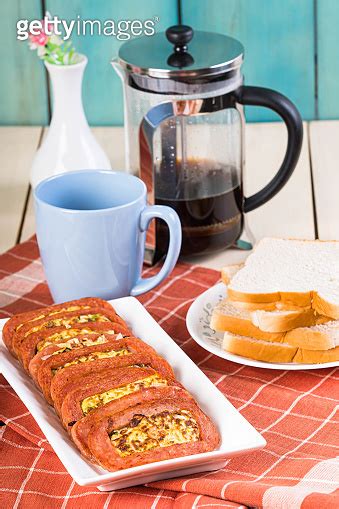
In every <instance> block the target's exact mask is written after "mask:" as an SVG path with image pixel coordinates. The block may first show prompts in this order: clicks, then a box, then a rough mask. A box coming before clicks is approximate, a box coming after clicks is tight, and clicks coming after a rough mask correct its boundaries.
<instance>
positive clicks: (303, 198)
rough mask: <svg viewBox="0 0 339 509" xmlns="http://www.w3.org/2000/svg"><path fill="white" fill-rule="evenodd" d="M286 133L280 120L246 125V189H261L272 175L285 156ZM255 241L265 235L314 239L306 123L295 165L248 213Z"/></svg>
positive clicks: (251, 190) (251, 191)
mask: <svg viewBox="0 0 339 509" xmlns="http://www.w3.org/2000/svg"><path fill="white" fill-rule="evenodd" d="M286 143H287V132H286V128H285V126H284V124H282V123H280V122H275V123H263V124H248V125H247V126H246V175H245V178H244V181H245V192H246V194H247V195H250V194H252V193H254V192H256V191H258V190H259V189H261V188H262V187H263V186H264V185H265V184H267V183H268V182H269V180H270V179H271V178H272V177H273V176H274V174H275V173H276V171H277V169H278V167H279V166H280V164H281V162H282V159H283V157H284V153H285V149H286ZM248 222H249V226H250V228H251V230H252V232H253V234H254V236H255V237H256V239H257V240H259V239H261V238H262V237H265V236H269V235H271V236H277V237H299V238H307V239H312V238H314V220H313V199H312V184H311V170H310V161H309V145H308V133H307V125H306V124H304V142H303V147H302V151H301V155H300V159H299V161H298V164H297V167H296V169H295V170H294V173H293V175H292V177H291V178H290V180H289V181H288V183H287V184H286V186H285V187H284V188H283V189H282V190H281V191H280V193H278V194H277V195H276V196H275V197H274V198H272V200H270V201H269V202H267V203H266V204H265V205H263V206H262V207H260V208H258V209H256V210H254V211H253V212H250V213H249V214H248Z"/></svg>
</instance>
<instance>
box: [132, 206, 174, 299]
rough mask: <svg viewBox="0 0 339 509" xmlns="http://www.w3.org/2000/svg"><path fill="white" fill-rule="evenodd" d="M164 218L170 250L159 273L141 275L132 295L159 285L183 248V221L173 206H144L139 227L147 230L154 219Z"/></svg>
mask: <svg viewBox="0 0 339 509" xmlns="http://www.w3.org/2000/svg"><path fill="white" fill-rule="evenodd" d="M154 218H157V219H162V220H163V221H165V223H166V224H167V226H168V228H169V246H168V252H167V255H166V258H165V261H164V264H163V266H162V267H161V269H160V271H159V272H158V274H156V275H155V276H152V277H148V278H142V277H139V279H138V280H137V282H136V283H135V285H134V286H133V288H132V290H131V295H132V296H133V297H136V296H137V295H141V294H142V293H145V292H148V291H149V290H152V288H154V287H155V286H157V285H159V284H160V283H161V282H162V281H163V280H164V279H165V278H166V277H167V276H168V275H169V274H170V273H171V272H172V270H173V269H174V266H175V264H176V263H177V259H178V257H179V253H180V248H181V223H180V219H179V216H178V214H177V213H176V212H175V210H173V209H172V208H171V207H166V206H164V205H150V206H147V207H146V208H144V210H143V211H142V212H141V214H140V221H139V228H140V231H142V232H145V231H146V230H147V228H148V226H149V224H150V222H151V221H152V219H154Z"/></svg>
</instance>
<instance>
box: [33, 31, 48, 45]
mask: <svg viewBox="0 0 339 509" xmlns="http://www.w3.org/2000/svg"><path fill="white" fill-rule="evenodd" d="M29 39H30V41H31V43H32V44H36V45H38V46H45V45H46V44H47V42H48V35H46V34H45V33H44V32H43V31H41V32H40V34H39V35H33V34H29Z"/></svg>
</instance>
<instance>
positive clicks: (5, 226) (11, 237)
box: [0, 127, 41, 252]
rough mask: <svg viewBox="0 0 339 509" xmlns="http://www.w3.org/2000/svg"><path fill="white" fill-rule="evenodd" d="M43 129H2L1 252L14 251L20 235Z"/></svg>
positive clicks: (0, 145)
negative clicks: (31, 173)
mask: <svg viewBox="0 0 339 509" xmlns="http://www.w3.org/2000/svg"><path fill="white" fill-rule="evenodd" d="M40 134H41V127H0V165H1V179H0V182H1V185H0V232H1V235H0V251H1V252H2V251H5V250H6V249H9V248H10V247H12V246H13V245H14V244H15V242H16V240H17V236H18V233H19V228H20V225H21V220H22V215H23V209H24V204H25V200H26V196H27V191H28V182H29V172H30V167H31V164H32V160H33V157H34V154H35V151H36V148H37V146H38V142H39V138H40Z"/></svg>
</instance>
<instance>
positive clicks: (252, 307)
mask: <svg viewBox="0 0 339 509" xmlns="http://www.w3.org/2000/svg"><path fill="white" fill-rule="evenodd" d="M229 300H230V302H232V304H233V306H235V307H236V308H238V309H245V310H247V311H257V310H259V309H260V310H263V311H277V310H279V311H284V310H286V311H300V310H303V309H310V308H311V306H294V305H293V304H288V303H286V302H282V301H280V300H279V301H277V302H242V301H239V300H231V299H229Z"/></svg>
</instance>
